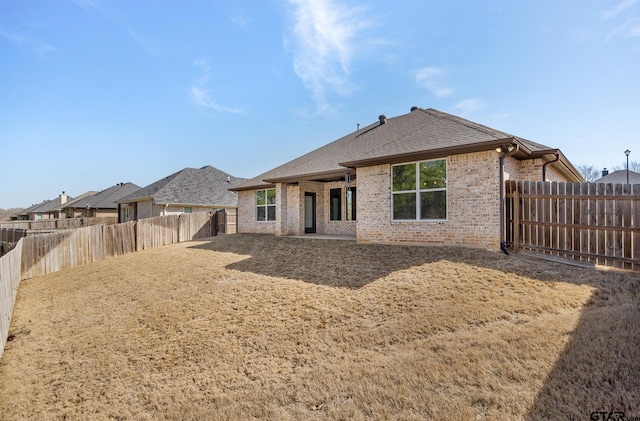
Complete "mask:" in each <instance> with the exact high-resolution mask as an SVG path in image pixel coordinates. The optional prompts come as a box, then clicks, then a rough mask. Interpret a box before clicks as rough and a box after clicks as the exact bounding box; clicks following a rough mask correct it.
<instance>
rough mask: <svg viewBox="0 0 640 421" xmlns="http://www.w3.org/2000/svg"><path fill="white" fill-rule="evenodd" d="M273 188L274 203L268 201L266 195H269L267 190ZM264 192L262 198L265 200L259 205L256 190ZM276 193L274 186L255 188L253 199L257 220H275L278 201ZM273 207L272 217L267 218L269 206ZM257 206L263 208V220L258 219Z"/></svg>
mask: <svg viewBox="0 0 640 421" xmlns="http://www.w3.org/2000/svg"><path fill="white" fill-rule="evenodd" d="M270 190H273V193H274V200H275V202H274V203H268V199H267V198H268V197H269V193H268V192H269V191H270ZM261 191H263V192H264V200H265V204H264V205H259V204H258V192H261ZM275 194H276V189H275V187H273V188H270V189H259V190H256V194H255V199H256V221H257V222H275V220H276V218H277V216H276V212H277V208H276V205H277V203H278V199H277V197H275ZM271 206H272V207H273V208H274V212H273V219H269V207H271ZM258 208H264V221H261V220H260V219H258Z"/></svg>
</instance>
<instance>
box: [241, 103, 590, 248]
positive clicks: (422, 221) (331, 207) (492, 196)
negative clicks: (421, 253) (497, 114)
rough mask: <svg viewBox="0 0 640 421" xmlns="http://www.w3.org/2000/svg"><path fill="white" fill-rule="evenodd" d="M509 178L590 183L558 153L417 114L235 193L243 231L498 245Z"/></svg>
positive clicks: (359, 134) (430, 112)
mask: <svg viewBox="0 0 640 421" xmlns="http://www.w3.org/2000/svg"><path fill="white" fill-rule="evenodd" d="M507 179H517V180H548V181H572V182H583V181H584V179H583V178H582V176H581V175H580V174H579V172H578V170H577V169H576V168H575V167H574V166H573V165H572V164H571V163H570V162H569V161H568V160H567V158H566V157H565V156H564V155H563V154H562V152H560V150H559V149H555V148H549V147H547V146H544V145H541V144H539V143H534V142H531V141H528V140H525V139H522V138H518V137H515V136H513V135H510V134H507V133H504V132H501V131H498V130H495V129H492V128H489V127H486V126H483V125H480V124H477V123H474V122H472V121H468V120H465V119H463V118H460V117H456V116H454V115H451V114H446V113H443V112H440V111H437V110H434V109H421V108H417V107H413V108H412V109H411V112H410V113H409V114H405V115H401V116H399V117H394V118H390V119H387V118H386V117H385V116H380V117H379V121H378V122H376V123H374V124H371V125H369V126H367V127H364V128H362V129H360V130H358V131H356V132H353V133H350V134H348V135H347V136H345V137H343V138H341V139H338V140H336V141H334V142H332V143H329V144H328V145H325V146H323V147H321V148H319V149H316V150H314V151H312V152H310V153H308V154H306V155H304V156H301V157H299V158H297V159H294V160H293V161H290V162H288V163H286V164H284V165H281V166H279V167H277V168H275V169H272V170H271V171H268V172H266V173H264V174H261V175H259V176H258V177H255V178H253V179H251V180H248V181H246V182H244V183H242V184H241V185H239V186H237V187H235V188H232V190H235V191H237V192H238V232H240V233H270V234H275V235H280V236H287V235H303V234H305V233H318V234H333V235H349V236H355V237H356V239H357V240H358V241H362V242H388V243H418V244H456V245H471V246H477V247H485V248H499V247H500V244H501V242H502V241H503V238H504V236H503V234H502V233H503V231H504V227H503V221H502V216H501V215H502V213H503V210H502V206H501V203H502V202H503V194H504V193H503V192H504V180H507Z"/></svg>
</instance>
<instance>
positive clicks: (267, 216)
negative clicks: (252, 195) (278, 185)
mask: <svg viewBox="0 0 640 421" xmlns="http://www.w3.org/2000/svg"><path fill="white" fill-rule="evenodd" d="M256 215H257V219H258V221H275V220H276V189H266V190H258V191H256Z"/></svg>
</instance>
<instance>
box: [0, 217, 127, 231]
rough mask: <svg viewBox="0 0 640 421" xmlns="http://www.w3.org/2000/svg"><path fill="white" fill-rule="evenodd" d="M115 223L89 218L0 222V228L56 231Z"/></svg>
mask: <svg viewBox="0 0 640 421" xmlns="http://www.w3.org/2000/svg"><path fill="white" fill-rule="evenodd" d="M117 223H118V217H116V216H105V217H90V218H89V217H87V218H63V219H42V220H39V221H10V222H0V228H14V229H23V230H56V229H68V228H80V227H87V226H90V225H111V224H117Z"/></svg>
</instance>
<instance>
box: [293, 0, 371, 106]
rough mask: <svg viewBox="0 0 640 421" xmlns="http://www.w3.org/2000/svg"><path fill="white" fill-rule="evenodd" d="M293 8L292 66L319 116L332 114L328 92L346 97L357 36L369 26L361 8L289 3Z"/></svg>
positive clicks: (302, 0) (330, 1) (328, 2)
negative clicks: (327, 113) (313, 102)
mask: <svg viewBox="0 0 640 421" xmlns="http://www.w3.org/2000/svg"><path fill="white" fill-rule="evenodd" d="M289 4H291V6H293V14H292V16H293V28H292V34H293V40H292V42H288V40H287V41H285V46H287V47H289V46H290V48H291V49H292V50H293V56H294V57H293V66H294V70H295V72H296V74H297V75H298V77H299V78H300V79H302V81H303V83H304V85H305V86H306V87H307V89H309V90H310V91H311V92H312V97H313V99H314V101H315V103H316V109H317V111H318V112H320V113H325V112H329V111H331V105H330V104H329V101H328V100H327V93H329V92H333V93H337V94H340V95H345V94H348V93H349V92H350V91H351V90H352V89H353V85H352V83H351V81H350V80H349V66H350V64H351V61H352V59H353V56H354V53H355V50H356V43H357V41H358V36H359V35H360V34H361V32H362V31H363V29H365V28H367V27H369V26H370V25H371V24H370V22H369V21H367V19H365V16H364V9H361V8H353V7H349V6H347V5H345V4H341V3H339V2H338V1H336V0H289Z"/></svg>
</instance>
